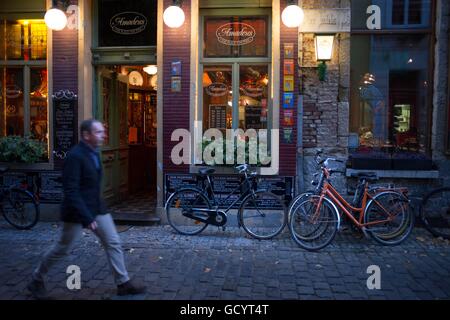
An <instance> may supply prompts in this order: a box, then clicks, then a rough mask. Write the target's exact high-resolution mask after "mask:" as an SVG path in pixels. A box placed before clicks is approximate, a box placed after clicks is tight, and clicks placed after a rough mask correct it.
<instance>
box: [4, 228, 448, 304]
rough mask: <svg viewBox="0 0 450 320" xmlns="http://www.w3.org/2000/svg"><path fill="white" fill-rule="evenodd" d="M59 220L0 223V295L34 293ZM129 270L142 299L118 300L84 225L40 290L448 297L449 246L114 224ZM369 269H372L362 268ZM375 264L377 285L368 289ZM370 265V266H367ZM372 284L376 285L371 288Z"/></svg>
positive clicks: (102, 295) (230, 296) (86, 294)
mask: <svg viewBox="0 0 450 320" xmlns="http://www.w3.org/2000/svg"><path fill="white" fill-rule="evenodd" d="M60 228H61V224H59V223H48V222H39V223H38V224H37V225H36V226H35V227H34V228H33V229H32V230H29V231H20V230H16V229H14V228H13V227H11V226H10V225H9V224H7V223H6V222H5V221H4V220H3V219H2V220H1V221H0V255H1V257H0V299H3V300H11V299H14V300H22V299H32V297H31V296H30V294H29V292H28V291H27V289H26V285H27V283H28V281H29V280H30V275H31V272H32V270H33V268H34V267H35V266H36V264H37V263H38V261H39V259H40V258H41V257H42V255H43V254H44V253H45V251H46V250H47V249H48V248H49V246H50V245H51V244H52V243H54V242H55V241H56V239H57V238H58V234H59V232H60ZM118 231H119V232H120V237H121V239H122V242H123V247H124V251H125V259H126V263H127V266H128V269H129V273H130V276H131V277H132V278H135V279H136V280H137V281H138V282H141V283H145V284H146V285H147V287H148V291H147V293H146V294H145V295H138V296H131V297H125V298H124V297H118V296H116V291H115V290H116V287H115V285H114V283H113V277H112V275H111V273H110V270H109V266H108V264H107V260H106V258H105V254H104V252H103V249H102V248H101V245H100V244H99V242H98V241H97V238H96V237H95V236H94V235H93V234H92V233H90V232H88V231H86V233H85V234H84V235H83V237H82V240H81V241H80V242H79V243H78V244H77V245H76V246H75V248H74V250H73V251H72V254H71V255H70V256H68V257H67V258H65V259H64V260H63V261H62V262H61V263H60V264H59V265H57V266H56V267H55V268H53V269H52V270H51V271H50V273H49V275H48V283H47V287H48V289H49V291H50V295H51V297H52V299H62V300H79V299H83V300H84V299H89V300H91V299H92V300H122V299H138V300H141V299H150V300H236V299H239V300H241V299H244V300H273V299H275V300H286V299H289V300H304V299H307V300H310V299H383V300H384V299H389V300H392V299H407V300H410V299H432V300H434V299H449V297H450V277H449V275H450V250H449V248H450V244H449V242H448V241H444V240H442V239H435V238H432V237H431V236H430V235H429V234H428V233H427V232H426V231H425V230H423V229H419V228H416V229H415V230H414V231H413V233H412V235H411V237H410V238H409V239H408V240H407V241H406V242H405V243H403V244H401V245H399V246H395V247H383V246H381V245H379V244H377V243H375V242H373V241H372V240H370V239H365V238H360V237H357V236H355V235H353V234H351V233H350V232H349V231H342V232H340V233H339V234H338V235H337V236H336V238H335V240H334V241H333V243H332V244H331V245H329V246H328V247H326V248H325V249H323V250H321V251H319V252H307V251H304V250H302V249H300V248H299V247H297V245H296V244H295V243H294V242H293V241H292V240H291V239H290V236H289V233H288V231H287V230H285V231H284V232H283V234H281V235H279V236H278V237H277V238H275V239H273V240H268V241H258V240H255V239H250V238H248V236H247V235H246V234H245V232H244V231H243V230H239V229H233V228H229V229H227V230H226V231H222V230H218V229H217V228H214V227H208V228H207V229H206V230H205V231H204V232H203V233H202V234H200V235H198V236H192V237H188V236H181V235H178V234H175V233H174V232H173V231H172V229H171V228H170V226H167V225H160V226H147V227H138V226H133V227H130V226H118ZM71 265H75V266H78V267H79V270H80V271H81V279H80V280H81V283H80V289H76V288H75V289H74V290H69V289H68V286H67V284H68V282H70V281H68V279H69V277H70V276H71V273H70V272H69V273H67V272H66V271H67V268H68V267H69V266H71ZM370 266H372V267H371V268H369V267H370ZM373 266H376V267H379V271H380V274H379V276H380V278H379V279H380V283H379V285H380V289H377V288H373V289H372V290H370V289H368V284H369V282H370V281H368V278H369V277H371V275H372V271H370V270H373ZM368 268H369V271H370V272H368ZM372 287H373V286H372Z"/></svg>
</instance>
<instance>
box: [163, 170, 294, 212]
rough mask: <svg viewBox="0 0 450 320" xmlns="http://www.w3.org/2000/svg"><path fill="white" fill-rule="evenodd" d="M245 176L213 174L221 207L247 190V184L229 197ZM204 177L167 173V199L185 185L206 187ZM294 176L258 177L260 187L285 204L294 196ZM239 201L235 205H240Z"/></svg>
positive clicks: (267, 205)
mask: <svg viewBox="0 0 450 320" xmlns="http://www.w3.org/2000/svg"><path fill="white" fill-rule="evenodd" d="M243 179H244V178H243V176H241V175H237V174H229V175H220V174H217V175H211V181H212V185H213V189H214V193H215V195H216V200H217V201H219V202H220V204H221V205H220V207H221V208H227V207H228V206H229V205H231V203H233V201H235V200H236V199H238V198H239V196H240V195H241V194H243V193H244V192H245V187H246V186H245V185H244V186H242V188H241V189H238V190H237V191H235V192H234V193H233V194H232V195H231V196H230V198H229V199H227V197H228V196H229V194H230V193H231V192H232V191H233V190H234V189H235V188H237V187H238V186H239V185H240V183H241V182H242V181H243ZM202 182H203V180H202V179H199V176H198V175H196V174H166V179H165V190H166V192H165V196H166V200H167V199H168V198H169V196H170V195H171V194H172V193H173V192H175V191H176V190H178V189H180V188H184V187H196V188H199V189H202V190H203V189H204V187H203V186H202ZM293 187H294V177H287V176H260V177H258V189H260V190H266V191H271V192H273V193H274V194H276V195H278V196H279V197H280V198H281V199H284V201H285V204H286V205H288V204H289V202H290V201H291V200H292V198H293V196H294V189H293ZM239 205H240V202H238V203H237V204H236V205H235V207H237V206H239ZM264 206H265V207H271V206H273V204H272V203H270V202H268V203H265V204H264Z"/></svg>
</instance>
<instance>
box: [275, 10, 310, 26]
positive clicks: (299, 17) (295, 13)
mask: <svg viewBox="0 0 450 320" xmlns="http://www.w3.org/2000/svg"><path fill="white" fill-rule="evenodd" d="M304 17H305V14H304V13H303V10H302V9H301V8H300V7H299V6H297V5H290V6H287V7H286V8H284V10H283V13H282V14H281V20H282V21H283V23H284V25H285V26H286V27H288V28H295V27H298V26H300V25H301V24H302V22H303V18H304Z"/></svg>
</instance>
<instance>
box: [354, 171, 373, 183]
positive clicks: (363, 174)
mask: <svg viewBox="0 0 450 320" xmlns="http://www.w3.org/2000/svg"><path fill="white" fill-rule="evenodd" d="M352 177H357V178H359V180H363V179H364V180H366V181H369V182H370V181H377V180H378V176H377V174H376V173H375V172H358V173H353V174H352Z"/></svg>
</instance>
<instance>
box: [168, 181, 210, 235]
mask: <svg viewBox="0 0 450 320" xmlns="http://www.w3.org/2000/svg"><path fill="white" fill-rule="evenodd" d="M197 208H198V209H211V205H210V203H209V200H208V198H207V197H206V196H205V195H204V194H203V193H202V192H201V191H199V190H197V189H194V188H185V189H180V190H178V191H176V192H175V193H174V194H172V195H171V196H170V197H169V199H168V200H167V203H166V214H167V221H168V222H169V224H170V226H171V227H172V228H174V229H175V230H176V231H177V232H178V233H181V234H184V235H195V234H199V233H200V232H202V231H203V230H204V229H205V228H206V227H207V226H208V224H207V223H205V222H202V221H199V220H196V218H199V219H207V218H208V214H207V213H206V212H201V211H196V210H195V209H197Z"/></svg>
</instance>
